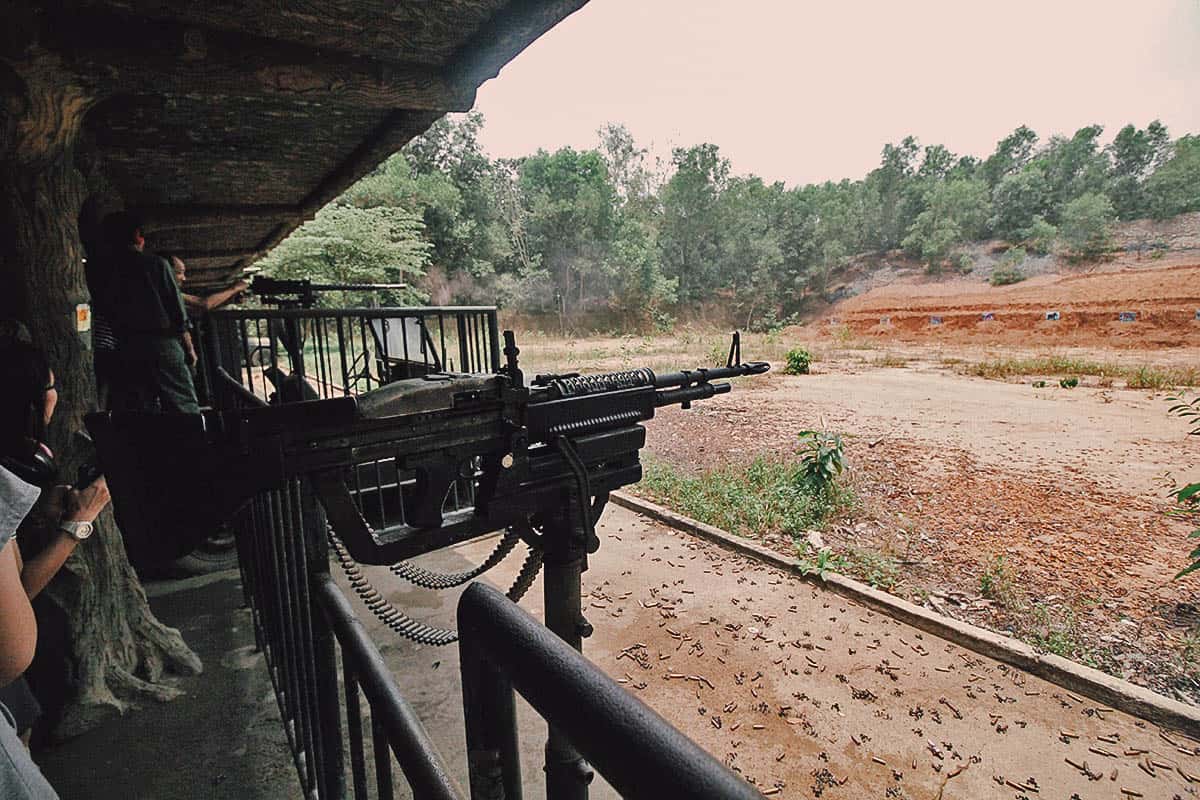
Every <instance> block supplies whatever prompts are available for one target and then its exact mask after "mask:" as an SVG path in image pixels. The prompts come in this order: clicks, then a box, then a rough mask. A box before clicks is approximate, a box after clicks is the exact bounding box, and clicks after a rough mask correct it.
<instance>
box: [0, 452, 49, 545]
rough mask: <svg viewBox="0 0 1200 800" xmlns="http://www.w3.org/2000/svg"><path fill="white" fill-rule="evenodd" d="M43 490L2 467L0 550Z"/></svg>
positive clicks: (0, 472) (0, 476)
mask: <svg viewBox="0 0 1200 800" xmlns="http://www.w3.org/2000/svg"><path fill="white" fill-rule="evenodd" d="M41 493H42V490H41V489H39V488H38V487H36V486H34V485H33V484H30V483H26V482H25V481H23V480H21V479H20V478H18V477H17V476H16V475H13V474H12V473H11V472H9V471H8V470H7V469H5V468H4V467H0V550H2V549H3V548H4V545H6V544H8V540H9V539H11V538H12V537H13V534H15V533H16V532H17V526H18V525H20V524H21V520H23V519H25V517H26V516H28V514H29V511H30V509H32V508H33V504H34V503H36V502H37V499H38V497H39V496H40V495H41Z"/></svg>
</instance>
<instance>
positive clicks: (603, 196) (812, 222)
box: [263, 113, 1200, 326]
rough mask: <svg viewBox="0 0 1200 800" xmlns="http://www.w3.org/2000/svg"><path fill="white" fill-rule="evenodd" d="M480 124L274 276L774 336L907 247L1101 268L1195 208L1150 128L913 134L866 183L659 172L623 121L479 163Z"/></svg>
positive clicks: (388, 172) (385, 168) (1199, 181)
mask: <svg viewBox="0 0 1200 800" xmlns="http://www.w3.org/2000/svg"><path fill="white" fill-rule="evenodd" d="M482 126H483V117H482V116H481V115H480V114H478V113H471V114H468V115H465V116H463V117H460V118H457V119H451V118H443V119H441V120H439V121H438V122H437V123H436V124H434V126H433V127H432V128H430V130H429V131H427V132H426V133H425V134H424V135H422V136H420V137H418V138H417V139H414V140H413V141H412V142H410V143H409V144H408V145H407V146H406V147H405V148H404V149H403V150H402V151H401V152H400V153H397V154H395V155H393V156H392V157H391V158H389V159H388V160H387V161H386V162H385V163H383V164H382V165H381V166H380V167H378V168H377V169H376V170H375V171H374V172H372V173H371V174H370V175H368V176H366V177H365V178H363V179H362V180H360V181H359V182H358V183H356V184H355V185H354V186H352V187H351V188H350V189H349V190H348V191H347V192H346V193H345V194H344V195H342V196H341V197H339V198H338V199H337V200H336V201H335V202H334V203H332V204H331V205H330V206H328V207H326V208H325V209H323V210H322V211H321V212H320V213H318V214H317V216H316V218H315V219H313V220H312V221H310V222H308V223H306V224H305V225H304V226H302V227H301V228H300V229H299V230H298V231H297V232H296V233H294V234H293V235H292V236H291V237H289V238H288V239H287V240H286V241H284V242H283V243H282V244H281V245H280V246H279V247H277V248H276V249H275V250H274V251H273V252H272V253H271V254H270V255H269V256H268V257H267V258H266V259H265V260H264V262H263V266H264V269H265V270H266V271H267V272H268V273H271V274H276V275H280V276H301V275H309V276H317V277H320V278H322V279H325V280H334V281H347V282H362V281H376V282H379V281H389V282H394V281H398V280H404V281H407V282H408V284H409V289H407V290H406V291H404V292H401V293H397V294H395V295H393V296H389V297H386V298H383V299H384V301H385V302H393V303H394V302H426V301H433V302H436V303H489V304H490V303H496V304H498V305H500V306H502V307H508V308H512V309H517V310H521V311H530V312H558V313H562V314H565V315H568V316H569V315H571V314H573V313H575V312H578V311H591V310H607V311H610V312H613V313H615V314H618V315H621V316H624V317H626V318H637V319H640V320H642V321H646V322H653V323H656V324H658V325H663V326H665V325H669V324H670V322H671V319H672V317H673V315H674V314H676V313H678V312H679V310H680V309H682V308H684V307H687V306H694V305H699V304H711V303H720V304H721V305H722V306H723V307H725V308H727V309H728V310H729V311H730V312H731V313H732V314H735V315H736V317H737V318H738V319H740V320H741V321H742V323H743V324H746V325H747V326H756V325H769V324H772V323H774V322H775V321H777V320H779V319H781V318H783V317H786V316H787V315H789V314H793V313H796V312H798V311H801V310H803V309H804V307H805V305H806V304H807V303H809V302H811V300H812V299H813V298H814V297H821V296H822V295H824V294H825V292H826V291H827V289H828V287H829V284H830V278H831V275H833V274H834V273H835V272H836V270H837V269H838V268H839V267H841V266H843V265H844V264H845V263H846V262H847V261H848V260H849V259H851V258H853V257H855V256H857V255H860V254H865V253H883V252H887V251H892V250H896V249H902V250H903V251H905V252H906V253H908V254H909V255H911V256H913V257H915V258H919V259H921V260H922V261H923V262H924V263H925V264H926V265H927V267H928V269H929V270H930V271H934V272H936V271H940V270H943V269H960V270H969V269H970V268H971V264H970V263H969V256H968V255H967V254H966V252H965V251H964V248H965V246H966V245H968V244H969V243H971V242H974V241H978V240H981V239H989V238H999V239H1002V240H1005V241H1007V242H1009V243H1011V244H1012V245H1013V247H1014V248H1015V247H1018V246H1019V247H1021V248H1028V249H1032V250H1034V251H1035V252H1048V251H1049V250H1051V249H1052V248H1053V249H1058V250H1062V251H1065V252H1066V253H1068V254H1069V255H1072V256H1074V257H1078V258H1095V257H1098V256H1100V255H1102V254H1103V253H1104V251H1105V250H1106V249H1107V248H1108V246H1109V245H1108V239H1107V232H1108V229H1109V226H1110V225H1111V223H1112V222H1113V221H1114V220H1118V219H1120V220H1130V219H1138V218H1143V217H1153V218H1157V219H1163V218H1167V217H1171V216H1174V215H1176V214H1180V213H1183V212H1188V211H1200V136H1192V135H1187V136H1183V137H1181V138H1179V139H1175V140H1172V139H1171V137H1170V135H1169V134H1168V131H1167V128H1166V127H1165V126H1163V125H1162V124H1161V123H1160V122H1157V121H1155V122H1152V123H1150V124H1149V125H1147V126H1146V127H1145V128H1138V127H1136V126H1134V125H1127V126H1125V127H1124V128H1122V129H1121V130H1120V131H1119V132H1118V133H1117V135H1116V136H1115V137H1114V138H1113V140H1112V142H1111V143H1109V144H1107V145H1103V144H1102V143H1101V140H1100V137H1101V135H1102V134H1103V128H1102V126H1099V125H1090V126H1087V127H1084V128H1081V129H1079V130H1078V131H1076V132H1075V134H1074V135H1073V136H1069V137H1067V136H1060V135H1055V136H1051V137H1050V138H1049V139H1046V140H1042V139H1041V138H1040V137H1039V136H1038V134H1037V133H1035V132H1034V131H1033V130H1031V129H1030V128H1028V127H1026V126H1021V127H1018V128H1017V129H1016V130H1014V131H1013V132H1012V133H1011V134H1009V135H1008V136H1006V137H1004V138H1003V139H1001V140H1000V141H999V142H998V143H997V145H996V149H995V151H994V152H993V153H992V154H991V155H989V156H988V157H987V158H983V159H980V158H976V157H973V156H960V155H956V154H955V153H952V152H951V151H950V150H949V149H947V148H946V147H944V146H943V145H926V146H922V145H920V143H919V142H918V141H917V140H916V139H915V138H913V137H911V136H909V137H906V138H905V139H904V140H903V141H901V142H899V143H896V144H887V145H885V146H884V148H883V151H882V154H881V158H880V163H879V166H877V167H876V168H875V169H873V170H872V171H871V172H869V173H868V174H867V175H866V176H865V177H864V178H862V179H861V180H856V181H851V180H848V179H847V180H842V181H839V182H833V181H827V182H825V183H820V184H809V185H804V186H796V187H787V186H785V185H784V184H783V183H782V182H773V183H767V182H765V181H764V180H763V179H762V178H759V177H757V176H755V175H733V174H731V171H730V164H729V161H728V159H726V158H725V157H723V156H722V155H721V152H720V150H719V148H718V147H717V145H714V144H700V145H696V146H693V147H679V148H675V149H674V150H673V151H672V153H671V157H670V160H669V162H667V163H664V162H663V161H662V160H660V159H656V158H654V157H652V156H651V154H650V153H649V151H648V150H647V149H645V148H642V147H639V146H638V145H637V143H636V142H635V141H634V140H633V137H632V136H631V135H630V134H629V132H628V131H627V130H626V129H625V128H624V126H621V125H607V126H605V127H604V128H602V129H601V130H600V131H599V142H598V144H597V146H596V147H595V148H593V149H590V150H575V149H572V148H570V147H564V148H561V149H559V150H557V151H555V152H553V153H550V152H546V151H544V150H539V151H538V152H536V153H534V154H532V155H529V156H525V157H523V158H517V159H492V158H489V157H488V156H487V155H486V154H485V153H484V152H483V151H482V149H481V147H480V145H479V132H480V130H481V128H482Z"/></svg>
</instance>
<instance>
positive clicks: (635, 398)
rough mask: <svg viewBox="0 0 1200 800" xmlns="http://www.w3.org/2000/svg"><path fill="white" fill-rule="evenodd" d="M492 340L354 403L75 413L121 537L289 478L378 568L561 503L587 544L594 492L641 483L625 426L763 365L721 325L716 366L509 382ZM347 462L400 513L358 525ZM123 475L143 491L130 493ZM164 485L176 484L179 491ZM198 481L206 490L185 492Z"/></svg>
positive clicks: (635, 430) (596, 502)
mask: <svg viewBox="0 0 1200 800" xmlns="http://www.w3.org/2000/svg"><path fill="white" fill-rule="evenodd" d="M504 342H505V348H504V353H505V356H506V364H505V366H504V367H502V368H501V370H500V371H499V372H498V373H497V374H494V375H452V374H436V375H427V376H424V377H421V378H412V379H407V380H400V381H396V382H394V383H391V384H388V385H386V386H383V387H381V388H379V389H377V390H375V391H372V392H368V393H366V394H363V395H360V396H358V397H357V398H348V397H347V398H338V399H335V400H315V401H308V402H301V403H293V404H289V405H284V406H278V407H261V408H247V409H245V410H243V411H241V412H210V413H208V414H207V415H206V416H205V417H204V418H203V420H200V419H197V418H194V417H188V418H184V419H180V420H173V418H171V417H164V416H162V415H157V416H154V415H139V414H133V413H125V414H121V413H108V414H94V415H91V416H89V417H88V420H87V423H88V427H89V428H90V429H91V430H92V431H93V434H94V435H95V438H96V442H97V445H98V447H99V449H100V455H101V460H102V464H103V466H104V467H105V472H106V473H107V474H108V475H109V476H110V485H111V486H112V488H113V495H114V500H115V504H116V510H117V514H118V516H119V517H120V519H119V521H120V523H121V526H122V528H123V530H124V531H125V532H126V535H127V536H129V535H134V536H138V535H144V536H146V537H153V536H155V535H160V534H159V532H160V531H162V530H164V529H169V528H170V527H175V528H178V527H179V525H180V524H181V522H182V520H181V515H180V514H179V509H180V508H196V507H202V508H201V511H200V512H198V513H197V514H196V515H194V516H195V519H196V524H197V525H201V524H203V525H205V526H206V533H207V532H211V530H212V524H213V523H214V522H216V521H220V520H219V519H217V517H220V516H222V515H223V516H225V517H228V516H229V515H230V514H232V513H233V511H234V510H235V509H236V508H237V507H239V506H240V505H242V504H244V503H245V502H246V501H248V499H249V498H250V497H252V496H253V495H255V494H257V493H258V492H260V491H262V490H263V489H267V488H278V487H279V486H281V485H283V482H285V481H287V480H289V479H291V478H295V477H300V476H303V477H306V478H307V479H308V480H309V481H310V482H311V485H312V487H313V489H314V490H315V493H316V495H317V496H318V498H319V499H320V501H321V503H322V505H323V506H324V508H325V511H326V514H327V515H328V517H329V520H330V522H331V523H333V527H334V530H336V531H337V533H338V536H339V537H340V538H341V539H342V541H343V542H344V543H345V545H346V548H347V549H348V550H349V552H350V554H351V555H352V556H353V557H354V558H355V559H356V560H358V561H360V562H363V563H370V564H392V563H394V562H396V561H398V560H400V559H404V558H410V557H412V556H415V555H419V554H421V553H425V552H429V551H431V550H435V549H438V548H441V547H446V546H448V545H451V544H454V543H456V542H460V541H464V540H466V539H470V538H474V537H477V536H480V535H483V534H486V533H490V532H492V531H495V530H501V529H505V528H510V527H511V528H516V529H519V530H525V531H531V530H533V529H536V528H538V527H540V526H541V525H542V523H543V521H544V519H545V518H546V517H547V516H549V515H551V514H553V513H556V512H557V511H560V510H561V509H563V508H564V507H565V506H570V507H571V509H570V510H571V516H572V518H573V519H574V520H575V522H574V525H575V528H576V530H577V531H578V532H579V534H580V536H581V537H582V538H581V541H579V542H576V544H577V545H578V546H579V547H583V548H586V550H587V551H588V552H594V550H595V547H596V546H597V545H598V541H597V540H596V537H595V533H594V531H593V525H594V523H595V520H596V519H597V518H598V516H599V512H600V511H601V510H602V508H603V506H604V503H605V502H606V501H607V498H608V493H609V492H611V491H612V490H614V489H616V488H618V487H620V486H625V485H628V484H632V483H637V482H638V481H639V480H640V479H641V477H642V468H641V462H640V459H639V451H640V450H641V448H642V447H643V446H644V445H645V441H646V431H645V428H644V427H643V426H642V425H641V424H640V423H642V422H645V421H646V420H650V419H652V418H653V417H654V414H655V411H656V410H657V409H658V408H661V407H663V406H667V405H681V406H684V407H687V406H689V405H690V404H691V403H692V402H696V401H700V400H704V399H707V398H710V397H713V396H714V395H717V394H724V393H726V392H728V391H730V388H731V387H730V384H729V383H727V382H724V381H727V380H728V379H731V378H736V377H742V376H747V375H760V374H762V373H764V372H766V371H768V370H769V369H770V365H769V364H767V363H766V362H751V363H740V359H739V358H737V357H738V356H740V352H739V350H740V347H739V342H738V337H737V334H734V340H733V346H732V347H731V350H730V358H729V361H728V363H727V364H726V365H725V366H723V367H714V368H702V369H695V370H683V371H679V372H671V373H666V374H661V375H659V374H656V373H654V372H653V371H651V370H650V369H646V368H641V369H633V370H626V371H621V372H612V373H606V374H600V375H578V374H570V375H541V376H538V377H536V378H535V379H534V380H533V381H532V382H531V383H530V384H529V385H525V382H524V377H523V375H522V372H521V370H520V368H519V365H518V359H517V356H518V354H519V352H520V351H519V350H518V349H517V346H516V343H515V340H514V338H513V335H512V333H511V332H508V331H506V332H505V333H504ZM201 423H203V424H201ZM164 425H167V426H168V427H169V426H171V425H176V427H178V428H179V431H178V432H177V433H176V434H175V435H174V436H171V437H170V439H171V440H172V441H173V442H176V443H177V444H173V446H172V448H171V449H170V452H169V453H164V454H163V457H164V458H166V459H169V460H170V462H171V463H170V465H169V467H168V466H167V465H166V464H165V463H156V462H155V460H154V458H152V457H150V456H152V455H155V454H158V453H161V452H162V448H161V447H160V446H159V443H160V442H161V441H164V440H165V438H164V437H165V436H166V432H164V430H163V426H164ZM363 464H373V465H375V466H376V472H377V473H378V465H379V464H386V470H387V471H388V475H389V476H393V478H394V480H392V478H389V480H392V483H393V485H395V486H400V485H402V484H403V485H404V487H405V488H404V489H403V491H404V497H403V507H404V515H403V519H402V520H399V521H395V520H384V521H381V520H380V519H375V520H374V522H375V523H376V527H373V526H372V524H370V523H369V522H368V521H367V518H366V516H364V509H363V505H364V503H363V495H362V492H361V490H358V489H352V486H353V485H354V483H355V481H354V479H353V477H352V474H353V473H354V471H355V470H356V469H357V468H358V466H357V465H363ZM135 473H136V475H135ZM181 473H182V475H185V476H189V477H182V476H181ZM155 475H169V476H171V477H170V480H169V481H164V480H157V479H156V478H155ZM462 481H467V482H469V483H470V484H471V486H472V487H473V495H474V501H473V503H472V504H470V505H468V506H466V507H463V508H458V509H453V510H448V511H447V510H444V508H445V503H446V498H447V495H448V494H449V493H450V491H451V489H452V487H454V486H455V485H457V484H460V483H461V482H462ZM139 483H140V484H142V485H152V486H154V487H155V488H154V490H153V491H147V490H141V491H135V490H134V489H133V488H132V487H133V486H135V485H137V484H139ZM179 487H186V490H187V491H190V492H191V495H189V496H188V498H187V499H186V500H184V499H183V498H181V497H179V496H178V493H179V492H180V491H183V490H184V489H181V488H179ZM198 487H203V491H207V492H210V493H211V494H210V495H208V496H207V497H202V496H194V495H196V492H197V491H198V490H199V489H198ZM120 488H127V491H128V492H129V493H130V494H129V496H128V499H127V498H123V497H122V491H120ZM397 491H399V490H397ZM135 497H136V500H135ZM167 519H169V520H170V524H169V525H165V524H164V523H165V520H167ZM185 524H186V523H185ZM139 531H140V532H141V533H140V534H139ZM530 535H532V534H530ZM160 538H161V537H160ZM184 552H186V550H185V551H184Z"/></svg>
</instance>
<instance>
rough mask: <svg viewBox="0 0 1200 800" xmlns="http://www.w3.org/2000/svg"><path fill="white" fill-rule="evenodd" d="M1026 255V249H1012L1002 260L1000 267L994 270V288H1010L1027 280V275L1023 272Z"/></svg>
mask: <svg viewBox="0 0 1200 800" xmlns="http://www.w3.org/2000/svg"><path fill="white" fill-rule="evenodd" d="M1025 255H1026V253H1025V248H1024V247H1010V248H1009V249H1008V252H1006V253H1005V254H1004V255H1003V256H1002V257H1001V258H1000V263H999V265H997V267H996V268H995V269H994V270H992V281H991V283H992V286H1008V285H1009V284H1011V283H1020V282H1021V281H1023V280H1025V273H1023V272H1021V264H1022V263H1024V261H1025Z"/></svg>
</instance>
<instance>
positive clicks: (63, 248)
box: [0, 54, 201, 737]
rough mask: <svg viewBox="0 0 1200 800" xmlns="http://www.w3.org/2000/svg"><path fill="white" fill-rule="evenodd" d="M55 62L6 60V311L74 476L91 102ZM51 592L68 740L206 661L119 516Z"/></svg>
mask: <svg viewBox="0 0 1200 800" xmlns="http://www.w3.org/2000/svg"><path fill="white" fill-rule="evenodd" d="M27 55H28V54H27ZM10 65H11V66H13V67H15V68H14V69H12V70H11V71H9V66H10ZM56 68H57V64H54V63H48V60H45V59H42V60H37V59H31V60H29V61H26V62H25V63H24V64H12V62H10V64H9V65H6V64H3V63H0V71H2V72H5V73H7V74H0V78H5V80H2V81H0V87H2V95H0V102H2V105H0V111H3V113H4V117H3V118H2V119H0V133H3V134H4V135H3V138H0V148H3V150H2V151H0V298H3V299H2V300H0V306H2V308H0V314H2V315H4V316H9V317H15V318H17V319H19V320H21V321H23V322H24V323H25V324H26V325H27V326H28V327H29V329H30V331H31V332H32V334H33V337H34V340H35V342H36V343H37V344H38V345H39V346H40V347H42V348H43V349H44V350H45V351H46V354H47V356H48V357H49V360H50V364H51V368H52V369H53V370H54V374H55V376H56V379H57V383H58V387H59V398H60V399H59V403H58V409H57V411H56V413H55V416H54V421H53V424H52V426H51V429H50V439H51V441H50V443H49V444H50V446H51V448H53V450H54V451H55V453H56V454H58V456H59V461H60V464H61V466H62V467H63V477H64V478H69V476H71V475H73V474H74V473H75V470H76V468H77V465H78V457H77V456H76V455H75V454H74V453H72V448H71V439H70V434H71V433H72V432H73V431H76V430H80V429H82V427H83V415H84V414H85V413H87V412H88V411H90V410H92V409H93V408H94V404H95V396H96V389H95V381H94V376H93V372H92V353H91V342H90V337H89V335H88V334H86V333H81V332H79V331H77V325H76V307H77V305H79V304H83V303H88V302H89V297H88V293H87V288H86V284H85V282H84V273H83V263H82V257H83V250H82V247H81V245H80V241H79V231H78V218H79V213H80V209H81V206H82V204H83V201H84V195H85V192H86V186H85V182H84V179H83V176H82V175H81V174H80V172H79V170H78V169H77V168H76V166H75V163H74V145H75V141H76V138H77V136H78V133H79V130H80V127H81V125H82V121H83V116H84V114H85V113H86V111H87V109H88V108H89V107H90V105H91V101H90V99H89V98H88V96H87V93H86V91H85V90H84V89H83V88H82V87H80V86H78V85H76V84H74V83H73V82H72V81H70V80H68V79H66V78H65V77H63V75H64V74H63V73H62V72H60V71H58V70H57V69H56ZM43 596H44V597H45V598H46V600H47V601H48V602H49V603H52V604H53V605H54V606H57V607H58V609H59V610H60V611H61V618H62V620H63V624H64V625H65V628H66V649H65V653H64V662H65V663H63V664H62V671H63V673H64V674H65V676H66V680H67V687H68V691H67V696H66V697H65V698H64V700H65V705H64V707H63V714H62V716H61V719H60V721H59V723H58V725H57V728H56V730H55V734H56V735H57V736H59V737H67V736H72V735H76V734H78V733H82V732H83V731H86V730H88V729H89V728H92V727H94V726H95V725H96V724H98V723H99V722H100V721H102V720H104V719H106V718H108V717H109V716H111V715H112V714H114V713H121V712H124V711H125V710H126V709H127V708H128V707H130V705H131V704H135V703H136V702H137V701H139V700H143V699H155V700H169V699H171V698H173V697H175V696H177V695H178V694H179V690H178V689H175V688H173V687H172V686H170V685H167V684H165V683H163V682H162V677H163V673H164V670H167V669H169V670H172V671H175V672H179V673H186V674H194V673H197V672H199V671H200V669H201V665H200V660H199V658H197V657H196V655H195V654H194V653H193V652H192V651H191V650H190V649H189V648H188V646H187V644H185V643H184V641H183V639H182V638H181V637H180V635H179V632H178V631H176V630H174V629H173V628H168V627H166V626H165V625H163V624H161V623H160V622H159V621H158V620H157V619H155V617H154V615H153V614H152V613H151V611H150V608H149V605H148V603H147V600H146V594H145V592H144V591H143V590H142V587H141V584H140V582H139V581H138V577H137V575H136V573H135V572H134V571H133V568H132V567H131V566H130V565H129V560H128V558H127V557H126V554H125V547H124V543H123V541H122V540H121V536H120V533H119V531H118V530H117V528H116V525H115V524H114V522H113V518H112V515H111V513H108V512H106V513H105V514H104V515H103V516H101V517H100V519H99V520H97V531H96V534H95V535H94V536H93V538H92V539H91V540H89V541H87V542H85V543H83V544H81V545H80V546H79V547H78V548H77V549H76V551H75V553H74V555H72V557H71V559H70V560H69V561H68V562H67V564H66V567H65V568H64V569H63V570H62V571H61V572H60V573H59V575H58V577H57V578H56V579H55V580H54V582H53V583H51V585H50V586H49V587H48V588H47V589H46V591H45V592H44V593H43Z"/></svg>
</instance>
